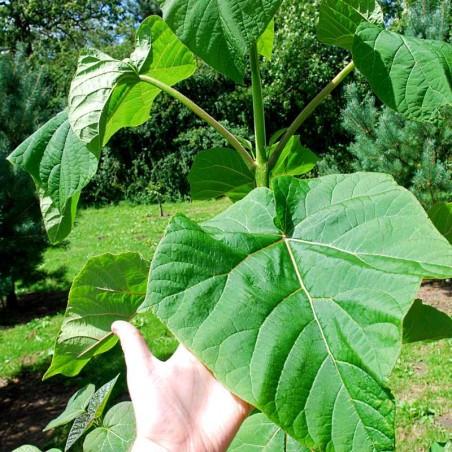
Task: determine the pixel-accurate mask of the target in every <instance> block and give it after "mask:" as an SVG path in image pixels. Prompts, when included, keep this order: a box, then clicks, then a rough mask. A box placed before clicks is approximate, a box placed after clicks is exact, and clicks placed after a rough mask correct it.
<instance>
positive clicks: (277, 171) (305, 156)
mask: <svg viewBox="0 0 452 452" xmlns="http://www.w3.org/2000/svg"><path fill="white" fill-rule="evenodd" d="M318 160H319V158H318V157H317V156H316V155H315V154H314V153H313V152H312V151H310V150H309V149H308V148H306V147H305V146H303V145H302V144H301V142H300V137H299V136H298V135H296V136H293V137H292V138H291V139H290V141H289V142H288V143H287V145H286V147H285V148H284V149H283V151H282V153H281V155H280V156H279V158H278V160H277V161H276V164H275V166H274V167H273V169H272V172H271V175H272V177H277V176H300V175H302V174H306V173H309V171H311V170H312V169H313V168H314V166H315V164H316V163H317V161H318Z"/></svg>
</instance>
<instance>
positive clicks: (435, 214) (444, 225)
mask: <svg viewBox="0 0 452 452" xmlns="http://www.w3.org/2000/svg"><path fill="white" fill-rule="evenodd" d="M428 215H429V217H430V220H432V223H433V224H434V225H435V226H436V229H438V231H439V232H441V234H443V235H444V237H446V239H447V240H449V243H452V202H449V203H447V202H442V203H438V204H435V205H434V206H433V207H432V208H431V209H430V210H429V212H428Z"/></svg>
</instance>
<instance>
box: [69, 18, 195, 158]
mask: <svg viewBox="0 0 452 452" xmlns="http://www.w3.org/2000/svg"><path fill="white" fill-rule="evenodd" d="M195 70H196V62H195V60H194V57H193V55H192V53H191V52H190V51H189V50H188V49H187V48H186V47H185V46H184V45H183V44H182V43H181V42H180V41H179V40H178V39H177V37H176V36H175V35H174V33H173V32H172V31H171V30H170V28H169V27H168V26H167V25H166V23H165V22H164V21H163V20H162V19H161V18H160V17H157V16H151V17H148V18H147V19H146V20H145V21H144V22H143V23H142V24H141V26H140V28H139V30H138V32H137V45H136V50H135V52H134V53H133V54H132V55H131V57H130V58H128V59H126V60H123V61H118V60H115V59H114V58H111V57H110V56H108V55H106V54H104V53H102V52H99V51H98V50H88V51H86V52H85V53H84V54H82V56H81V57H80V60H79V65H78V68H77V73H76V75H75V78H74V80H73V82H72V84H71V89H70V92H69V118H70V121H71V125H72V128H73V130H74V132H75V133H76V134H77V135H78V136H79V137H80V139H81V140H82V141H83V142H85V143H88V144H89V145H90V147H92V148H94V149H98V150H100V149H101V148H102V147H103V146H104V145H105V144H106V143H107V142H108V140H109V139H110V138H111V137H112V135H114V134H115V133H116V132H117V131H118V130H119V129H121V128H124V127H136V126H139V125H141V124H143V123H144V122H145V121H147V120H148V119H149V115H150V111H151V108H152V104H153V102H154V99H155V98H156V97H157V96H158V94H159V93H160V90H159V89H158V88H156V87H155V86H153V85H150V84H148V83H145V82H142V81H141V80H140V78H139V76H140V75H147V76H151V77H154V78H156V79H158V80H159V81H161V82H164V83H166V84H167V85H174V84H176V83H178V82H180V81H182V80H184V79H186V78H188V77H190V76H191V75H192V74H193V73H194V72H195Z"/></svg>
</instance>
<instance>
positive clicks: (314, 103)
mask: <svg viewBox="0 0 452 452" xmlns="http://www.w3.org/2000/svg"><path fill="white" fill-rule="evenodd" d="M354 69H355V64H354V63H353V62H351V63H349V64H347V66H345V68H344V69H342V71H341V72H339V74H337V75H336V77H334V79H333V80H331V82H330V83H328V85H326V86H325V88H323V89H322V91H320V93H319V94H317V96H315V97H314V99H312V100H311V102H309V104H308V105H306V107H305V108H304V110H303V111H302V112H301V113H300V114H299V115H298V116H297V118H296V119H295V121H294V122H293V123H292V124H291V125H290V127H289V128H288V129H287V131H286V133H285V134H284V136H283V137H282V139H281V141H280V142H279V144H278V147H277V148H276V149H275V152H273V154H272V156H271V158H270V161H269V164H268V166H269V168H270V169H271V168H273V167H274V165H275V164H276V162H277V161H278V158H279V156H280V155H281V152H282V151H283V149H284V148H285V147H286V145H287V143H288V142H289V140H290V139H291V138H292V137H293V136H294V135H295V133H296V132H297V130H298V129H299V128H300V127H301V126H302V125H303V123H304V122H305V121H306V120H307V119H308V118H309V117H310V116H311V115H312V113H314V111H315V110H316V108H317V107H318V106H319V105H320V104H321V103H322V102H323V101H324V100H325V99H326V97H328V96H329V95H330V94H331V93H332V92H333V91H334V90H335V89H336V88H337V87H338V86H339V85H340V84H341V83H342V82H343V81H344V80H345V78H346V77H347V76H348V75H349V74H350V73H351V72H352V71H353V70H354Z"/></svg>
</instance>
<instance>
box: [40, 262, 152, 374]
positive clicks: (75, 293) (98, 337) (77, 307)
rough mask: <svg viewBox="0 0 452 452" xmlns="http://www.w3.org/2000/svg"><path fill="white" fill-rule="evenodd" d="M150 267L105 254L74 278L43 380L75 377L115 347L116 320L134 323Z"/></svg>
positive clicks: (88, 264)
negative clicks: (56, 377)
mask: <svg viewBox="0 0 452 452" xmlns="http://www.w3.org/2000/svg"><path fill="white" fill-rule="evenodd" d="M148 269H149V264H148V262H147V261H145V260H144V259H143V258H142V257H141V256H140V255H139V254H136V253H124V254H119V255H112V254H104V255H102V256H98V257H94V258H92V259H90V260H89V261H88V263H87V264H86V265H85V267H84V268H83V270H82V271H81V272H80V273H79V275H78V276H76V278H75V279H74V282H73V284H72V287H71V291H70V292H69V302H68V307H67V310H66V314H65V317H64V321H63V325H62V327H61V330H60V332H59V334H58V338H57V340H56V344H55V349H54V355H53V359H52V363H51V365H50V367H49V369H48V370H47V372H46V373H45V375H44V378H49V377H51V376H53V375H57V374H63V375H66V376H74V375H77V374H78V373H79V372H80V371H81V370H82V369H83V367H85V365H86V364H87V363H88V362H89V361H90V359H91V358H92V357H94V356H96V355H99V354H102V353H105V352H106V351H108V350H110V349H111V348H112V347H114V345H115V344H116V343H117V338H116V336H114V335H113V334H112V332H111V324H112V323H113V322H114V321H115V320H130V319H132V318H133V317H134V316H135V314H136V311H137V309H138V307H139V306H140V305H141V303H142V302H143V300H144V295H145V292H146V281H147V278H148Z"/></svg>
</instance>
